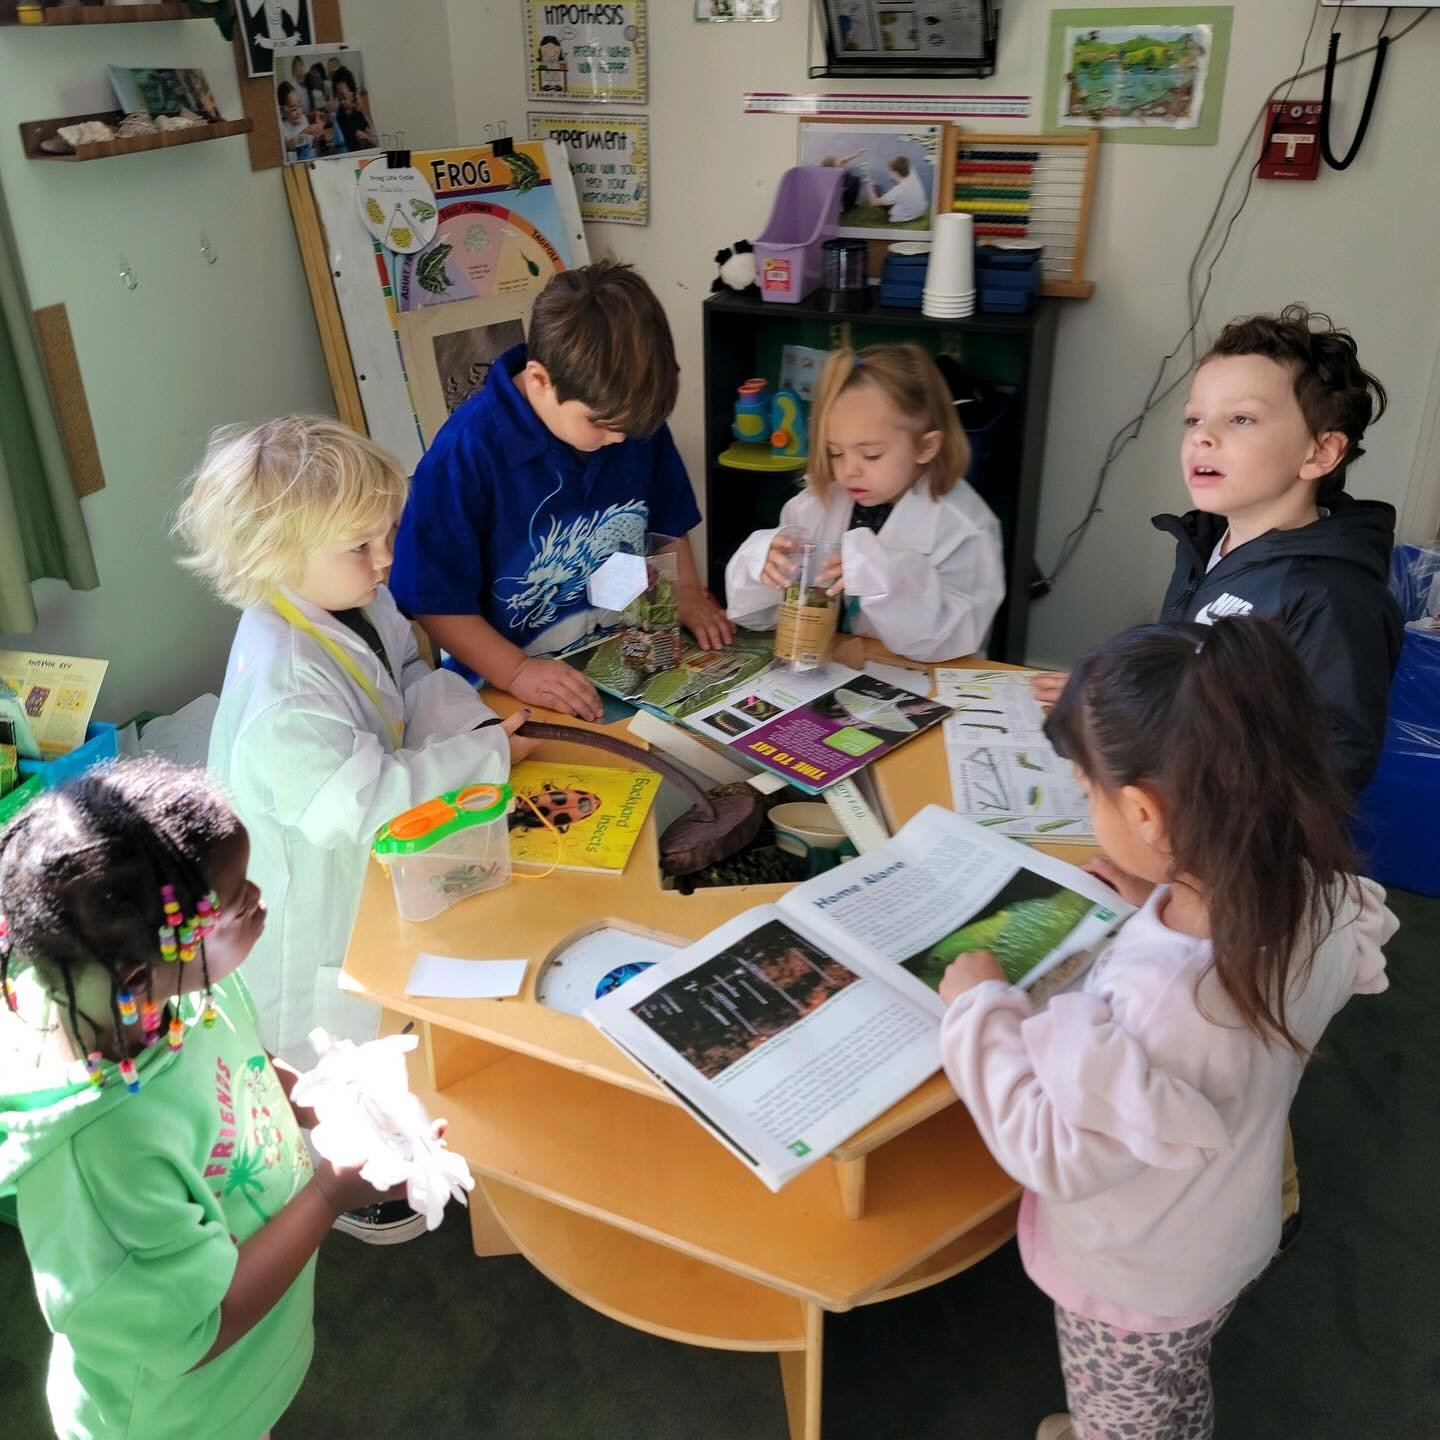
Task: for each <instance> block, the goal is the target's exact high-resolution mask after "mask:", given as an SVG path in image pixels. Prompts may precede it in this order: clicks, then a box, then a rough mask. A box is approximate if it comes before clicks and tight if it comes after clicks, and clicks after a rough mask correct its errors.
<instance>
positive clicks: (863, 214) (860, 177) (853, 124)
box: [799, 120, 945, 240]
mask: <svg viewBox="0 0 1440 1440" xmlns="http://www.w3.org/2000/svg"><path fill="white" fill-rule="evenodd" d="M944 147H945V126H944V125H915V124H912V123H909V122H907V121H904V120H877V121H865V120H802V121H801V122H800V160H799V163H800V164H801V165H827V166H832V165H833V166H837V167H840V168H842V169H844V171H845V183H844V185H843V187H842V188H841V192H840V197H841V198H840V228H839V229H838V230H837V231H836V232H835V233H836V234H837V235H841V236H846V235H848V236H853V237H855V238H856V239H859V240H928V239H929V238H930V225H931V217H932V216H933V215H934V214H935V213H936V211H937V210H938V209H941V208H943V207H941V206H940V205H939V203H938V187H939V183H940V171H941V158H942V151H943V150H944Z"/></svg>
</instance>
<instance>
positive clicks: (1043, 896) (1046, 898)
mask: <svg viewBox="0 0 1440 1440" xmlns="http://www.w3.org/2000/svg"><path fill="white" fill-rule="evenodd" d="M1095 908H1096V907H1095V902H1094V901H1093V900H1089V899H1087V898H1086V897H1085V896H1084V895H1077V894H1076V893H1075V891H1073V890H1067V889H1066V888H1065V887H1064V886H1063V885H1059V884H1057V883H1056V882H1055V881H1053V880H1049V879H1047V878H1046V877H1045V876H1043V875H1036V874H1035V873H1034V872H1032V871H1030V870H1018V871H1016V873H1015V874H1014V875H1013V876H1012V877H1011V879H1010V880H1009V881H1007V882H1006V884H1005V885H1004V886H1002V887H1001V889H1000V891H999V893H998V894H997V895H995V896H994V898H993V899H992V900H991V901H990V902H989V904H988V905H986V906H985V907H984V908H983V909H982V910H981V911H980V912H979V913H977V914H976V915H975V916H974V917H973V918H972V919H971V920H969V921H967V922H966V924H965V925H964V926H962V927H961V928H960V929H959V930H955V931H952V932H951V933H950V934H949V935H946V936H944V937H943V938H942V939H940V940H937V941H936V942H935V943H934V944H933V945H931V946H930V947H929V948H928V949H926V950H922V951H921V952H920V953H919V954H918V955H912V956H910V958H909V959H908V960H905V961H902V962H901V963H902V964H903V965H904V967H905V969H907V970H908V971H909V972H910V973H911V974H912V975H914V976H915V977H916V978H917V979H919V980H923V981H924V982H925V983H926V984H927V985H928V986H930V988H931V989H932V990H934V989H939V986H940V979H941V977H942V976H943V975H944V974H945V971H946V969H947V968H948V967H949V965H950V962H951V961H952V960H954V959H955V957H956V956H957V955H963V954H965V953H966V952H967V951H970V950H988V951H989V952H990V954H992V955H993V956H994V957H995V959H996V960H997V961H998V962H999V964H1000V968H1001V969H1002V970H1003V971H1004V972H1005V977H1006V979H1008V980H1009V981H1010V983H1011V984H1012V985H1018V984H1019V983H1020V982H1021V981H1022V980H1023V979H1024V978H1025V976H1027V975H1028V974H1029V973H1030V972H1031V971H1032V970H1034V969H1035V967H1036V966H1037V965H1039V964H1040V963H1041V962H1042V961H1044V960H1045V959H1047V958H1048V957H1049V956H1051V955H1053V954H1054V953H1055V952H1056V951H1057V950H1061V949H1063V947H1064V944H1065V940H1066V937H1067V936H1069V935H1070V933H1071V932H1072V931H1073V930H1074V929H1075V927H1076V926H1077V925H1079V923H1080V922H1081V921H1082V920H1083V919H1084V918H1085V917H1086V916H1087V915H1088V914H1089V913H1090V912H1091V911H1092V910H1094V909H1095Z"/></svg>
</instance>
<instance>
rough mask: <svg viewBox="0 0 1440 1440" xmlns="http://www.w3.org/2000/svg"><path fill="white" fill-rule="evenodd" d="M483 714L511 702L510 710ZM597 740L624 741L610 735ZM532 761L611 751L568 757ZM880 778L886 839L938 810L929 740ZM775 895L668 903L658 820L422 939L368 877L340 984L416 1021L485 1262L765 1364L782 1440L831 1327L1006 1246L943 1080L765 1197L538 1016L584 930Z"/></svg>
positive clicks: (681, 934) (988, 1162)
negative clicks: (449, 968)
mask: <svg viewBox="0 0 1440 1440" xmlns="http://www.w3.org/2000/svg"><path fill="white" fill-rule="evenodd" d="M868 648H870V649H871V650H872V651H873V653H875V654H877V655H881V654H883V652H880V651H878V649H876V648H875V647H873V645H872V646H869V647H868ZM957 663H961V664H969V663H973V664H975V665H980V664H982V663H985V664H986V665H987V668H995V667H994V665H993V662H980V661H975V662H963V661H962V662H957ZM487 698H488V697H487ZM495 708H496V709H498V710H502V711H503V710H507V709H509V708H512V705H511V703H509V701H508V697H505V696H501V697H498V699H497V700H496V702H495ZM537 718H552V717H549V716H544V715H542V716H537ZM553 718H564V717H553ZM568 723H572V724H573V723H577V722H573V721H571V722H568ZM593 728H601V727H593ZM608 728H610V729H611V730H612V731H613V732H614V733H616V734H619V735H621V736H622V737H623V738H627V739H629V738H632V737H631V736H630V735H629V733H628V731H627V730H626V727H625V725H624V723H623V722H621V723H619V724H616V725H613V726H611V727H608ZM540 754H541V755H542V756H546V757H553V758H554V759H555V760H556V761H557V762H563V761H567V760H577V761H588V762H589V763H598V762H602V761H603V758H604V757H601V756H597V755H596V754H595V753H594V752H591V751H583V752H582V751H581V750H580V749H579V748H578V747H574V746H565V745H546V746H544V747H543V748H542V750H541V752H540ZM873 777H874V781H875V788H876V792H877V794H878V797H879V799H880V802H881V806H882V809H883V811H884V818H885V820H886V822H887V824H888V825H889V827H890V828H891V829H892V831H893V830H894V829H896V828H898V827H899V826H900V825H902V824H903V823H904V822H905V821H906V820H908V819H909V818H910V817H911V816H912V815H914V814H915V813H916V812H917V811H918V810H919V809H920V808H921V807H922V806H924V805H926V804H929V803H931V802H933V801H935V800H940V801H941V802H942V803H943V802H945V801H946V800H947V799H948V796H949V780H948V772H947V769H946V763H945V747H944V739H943V736H942V734H941V732H940V730H939V729H938V728H937V729H934V730H931V731H930V732H928V733H927V734H925V735H923V736H920V737H918V738H917V739H915V740H913V741H911V742H910V743H908V744H907V745H904V746H902V747H901V748H900V749H899V750H898V751H896V752H895V753H894V754H892V755H890V756H887V757H886V758H885V759H883V760H881V761H879V762H878V764H877V765H876V766H874V767H873ZM1054 848H1055V853H1057V854H1062V855H1069V856H1070V857H1072V858H1073V857H1074V856H1075V855H1076V853H1077V849H1076V847H1074V846H1070V847H1066V846H1057V847H1054ZM784 889H785V887H783V886H745V887H736V888H733V889H709V890H699V891H696V892H695V893H694V894H693V895H690V896H685V895H682V894H680V893H679V892H678V891H675V890H669V889H665V888H664V887H663V886H662V883H661V877H660V872H659V864H658V850H657V836H656V833H655V827H654V824H653V822H652V823H649V824H647V826H646V828H645V831H644V833H643V834H642V836H641V838H640V840H639V842H638V843H637V845H636V847H635V851H634V853H633V854H632V855H631V858H630V863H629V865H628V866H627V868H626V870H625V873H624V874H623V875H622V876H620V877H615V876H607V875H584V874H575V873H562V874H558V875H554V876H550V877H546V878H544V879H536V880H525V879H519V878H517V879H516V880H514V881H512V883H511V884H510V885H508V886H506V887H505V888H504V889H501V890H498V891H492V892H490V893H488V894H483V895H478V896H475V897H473V898H472V899H470V900H467V901H464V902H462V903H461V904H459V905H456V906H454V907H452V908H451V909H450V910H447V911H446V912H445V913H444V914H443V915H441V916H439V917H437V918H436V919H434V920H432V921H429V922H427V923H425V924H423V925H410V924H406V923H405V922H404V921H402V920H401V919H400V918H399V915H398V914H397V912H396V909H395V904H394V900H393V897H392V894H391V889H390V883H389V880H388V879H387V877H386V874H385V872H384V871H383V870H382V869H381V868H380V867H379V866H378V865H372V866H371V868H370V873H369V875H368V877H367V879H366V885H365V892H364V897H363V899H362V901H361V906H360V913H359V917H358V919H357V921H356V925H355V930H354V933H353V935H352V937H351V941H350V949H349V953H348V955H347V958H346V964H345V971H344V979H343V982H342V983H344V984H345V986H346V988H347V989H350V990H352V991H354V992H355V993H357V994H361V995H364V996H367V997H368V998H370V999H372V1000H374V1001H376V1002H377V1003H378V1004H379V1005H381V1006H382V1007H383V1008H384V1010H385V1011H386V1012H387V1014H386V1023H385V1027H384V1028H386V1029H387V1030H393V1029H395V1028H397V1027H398V1026H400V1025H402V1024H404V1023H405V1019H409V1020H412V1021H414V1022H415V1025H416V1028H417V1029H418V1031H419V1033H420V1036H421V1042H422V1043H421V1047H420V1049H419V1051H418V1052H417V1056H418V1057H419V1067H417V1072H418V1073H417V1075H416V1077H415V1078H416V1081H417V1089H419V1090H420V1091H421V1093H422V1094H423V1096H424V1098H425V1100H426V1103H427V1104H428V1105H429V1106H430V1108H431V1112H432V1113H433V1114H435V1115H438V1116H445V1117H446V1118H447V1119H448V1120H449V1122H450V1129H449V1141H450V1144H451V1145H452V1147H453V1148H455V1149H456V1150H457V1151H459V1152H460V1153H461V1154H463V1155H464V1156H465V1158H466V1159H467V1160H468V1161H469V1163H470V1166H471V1168H472V1169H473V1170H474V1172H475V1174H476V1177H477V1181H478V1184H477V1187H476V1190H475V1192H474V1194H473V1195H472V1197H471V1204H470V1222H471V1230H472V1236H473V1240H474V1248H475V1253H476V1254H477V1255H501V1254H514V1253H516V1252H517V1251H518V1252H519V1253H520V1254H523V1255H524V1256H525V1257H526V1258H527V1259H528V1260H529V1261H530V1262H531V1263H532V1264H533V1265H534V1266H535V1267H536V1268H537V1269H538V1270H540V1271H541V1272H542V1273H543V1274H545V1275H546V1276H548V1277H549V1278H550V1279H551V1280H553V1281H554V1282H555V1284H557V1285H558V1286H560V1288H561V1289H563V1290H565V1291H566V1292H567V1293H569V1294H571V1295H573V1296H575V1297H576V1298H577V1299H579V1300H582V1301H584V1302H585V1303H586V1304H587V1305H589V1306H591V1307H592V1308H593V1309H596V1310H599V1311H600V1312H601V1313H603V1314H605V1315H609V1316H610V1317H612V1318H613V1319H616V1320H619V1321H622V1322H623V1323H625V1324H627V1325H633V1326H635V1327H637V1328H639V1329H642V1330H646V1331H649V1332H651V1333H652V1334H656V1335H663V1336H666V1337H667V1338H669V1339H673V1340H682V1341H685V1342H687V1343H688V1344H692V1345H707V1346H712V1347H715V1348H718V1349H724V1350H769V1351H774V1352H776V1353H777V1354H778V1355H779V1358H780V1372H781V1379H782V1382H783V1387H784V1394H785V1404H786V1410H787V1414H788V1418H789V1425H790V1434H791V1437H792V1440H819V1436H820V1393H821V1387H820V1376H821V1355H822V1348H823V1330H822V1316H823V1313H824V1312H825V1311H827V1310H830V1311H843V1310H848V1309H850V1308H852V1307H853V1306H856V1305H868V1304H874V1303H876V1302H878V1301H881V1300H888V1299H893V1298H894V1297H896V1296H899V1295H904V1294H907V1293H909V1292H911V1291H914V1290H919V1289H922V1288H924V1287H925V1286H927V1285H934V1284H936V1283H938V1282H939V1281H941V1280H944V1279H946V1278H947V1277H948V1276H950V1275H954V1274H955V1273H956V1272H958V1271H960V1270H963V1269H965V1268H966V1267H968V1266H970V1265H974V1264H975V1263H976V1262H977V1261H979V1260H981V1259H983V1258H984V1257H985V1256H987V1255H989V1254H990V1253H991V1252H992V1251H994V1250H995V1249H997V1248H998V1247H999V1246H1000V1245H1003V1244H1004V1243H1005V1241H1006V1240H1008V1239H1009V1238H1010V1237H1011V1235H1013V1234H1014V1231H1015V1214H1016V1209H1017V1207H1018V1201H1019V1189H1018V1187H1017V1186H1016V1185H1015V1183H1014V1182H1013V1181H1012V1180H1011V1179H1010V1178H1009V1177H1008V1176H1007V1175H1005V1174H1004V1172H1003V1171H1001V1170H1000V1168H999V1167H998V1166H997V1165H996V1164H995V1162H994V1161H993V1160H992V1159H991V1158H990V1155H989V1153H988V1151H987V1150H986V1149H985V1146H984V1144H983V1142H982V1141H981V1139H980V1137H979V1135H978V1134H977V1132H976V1130H975V1127H974V1125H973V1123H972V1122H971V1120H970V1117H969V1115H968V1114H967V1112H966V1111H965V1109H964V1107H963V1106H961V1105H960V1104H959V1103H958V1102H957V1100H956V1096H955V1093H954V1091H953V1090H952V1089H951V1088H950V1085H949V1083H948V1081H947V1080H946V1079H945V1077H944V1075H943V1074H939V1075H936V1076H935V1077H933V1078H932V1079H930V1080H929V1081H927V1082H926V1083H925V1084H923V1085H921V1086H919V1087H918V1088H917V1089H916V1090H914V1091H912V1092H911V1094H909V1095H908V1096H906V1097H905V1098H904V1099H903V1100H901V1101H900V1102H899V1103H897V1104H896V1105H894V1106H892V1107H891V1109H890V1110H888V1111H887V1112H886V1113H885V1114H883V1115H881V1116H880V1117H878V1118H877V1119H876V1120H874V1121H873V1122H871V1124H869V1125H867V1126H866V1127H865V1128H864V1129H863V1130H861V1131H860V1132H859V1133H858V1134H856V1135H853V1136H852V1137H851V1138H850V1139H849V1140H848V1141H847V1142H846V1143H845V1144H844V1145H842V1146H840V1147H839V1148H838V1149H837V1150H835V1151H834V1152H833V1153H832V1154H831V1155H830V1156H829V1157H827V1159H826V1160H824V1161H821V1162H820V1163H819V1164H817V1165H814V1166H812V1167H811V1168H810V1169H809V1170H807V1171H805V1172H804V1173H803V1174H802V1175H801V1176H799V1177H798V1178H797V1179H795V1180H794V1181H792V1182H791V1183H790V1184H789V1185H787V1186H786V1187H785V1188H784V1190H782V1191H781V1192H780V1193H779V1194H778V1195H772V1194H770V1193H769V1191H767V1190H766V1189H765V1187H764V1186H763V1185H762V1184H761V1183H760V1181H759V1180H758V1179H756V1178H755V1177H754V1176H753V1175H751V1174H750V1173H749V1172H748V1171H747V1170H746V1168H745V1167H744V1166H743V1165H741V1164H740V1163H739V1162H738V1161H736V1160H735V1159H734V1158H733V1157H732V1156H731V1155H730V1154H729V1153H728V1152H727V1151H726V1150H725V1149H724V1148H723V1147H722V1146H720V1145H719V1144H718V1143H717V1142H716V1141H714V1140H713V1139H712V1138H711V1137H710V1136H709V1135H708V1134H707V1133H706V1131H705V1130H703V1129H702V1128H701V1126H699V1125H698V1124H696V1122H695V1121H694V1120H693V1119H691V1118H690V1116H689V1115H688V1114H687V1113H686V1112H685V1111H684V1110H683V1109H682V1108H680V1106H679V1105H678V1104H676V1103H675V1102H674V1100H673V1099H672V1098H671V1097H670V1096H669V1095H668V1093H667V1092H665V1091H663V1090H661V1089H660V1088H659V1087H658V1086H657V1085H656V1084H655V1082H654V1081H653V1080H651V1079H650V1077H649V1076H648V1075H647V1074H645V1072H643V1071H642V1070H640V1069H639V1068H638V1067H637V1066H636V1065H634V1064H633V1063H632V1062H631V1061H630V1060H629V1059H628V1058H627V1057H626V1056H625V1055H624V1054H623V1053H622V1052H621V1051H620V1050H618V1049H617V1048H616V1047H615V1046H614V1045H612V1044H611V1043H610V1042H609V1041H608V1040H606V1039H605V1038H604V1037H603V1036H602V1035H601V1034H600V1033H599V1031H597V1030H596V1029H594V1027H592V1026H591V1025H590V1024H589V1023H588V1022H586V1021H585V1020H583V1019H581V1018H580V1017H579V1016H574V1015H567V1014H564V1013H561V1012H559V1011H556V1010H553V1009H549V1008H547V1007H545V1006H542V1005H540V1004H539V1003H538V1002H537V1001H536V999H535V983H536V979H537V977H538V975H539V973H540V971H541V969H542V968H543V966H544V963H545V961H546V960H547V959H548V958H549V957H550V956H551V955H552V954H554V953H555V952H556V951H557V950H558V949H560V948H562V946H564V945H566V944H568V943H569V942H571V941H573V940H574V939H575V938H576V937H577V936H578V935H579V934H582V933H584V932H585V931H586V930H589V929H593V928H596V927H598V926H601V925H611V926H616V927H618V928H622V929H630V930H634V931H636V932H637V933H641V934H649V935H655V936H658V937H660V938H662V939H667V940H675V941H681V942H686V941H691V940H695V939H698V938H700V937H701V936H703V935H704V934H706V933H707V932H708V931H710V930H712V929H714V928H715V927H716V926H717V925H719V924H721V923H722V922H724V921H726V920H728V919H730V918H732V917H733V916H735V915H736V914H738V913H739V912H741V911H742V910H745V909H748V908H750V907H751V906H754V905H760V904H764V903H766V902H767V901H771V900H774V899H776V898H777V897H778V896H779V895H781V894H783V893H784ZM422 950H424V951H432V952H435V953H439V954H448V955H462V956H466V957H470V958H486V957H490V958H497V959H500V958H504V959H513V958H517V957H521V956H524V957H525V958H526V959H528V961H529V962H530V965H529V970H528V973H527V975H526V981H525V988H524V991H523V992H522V994H521V995H520V996H518V997H516V998H515V999H513V1000H503V1001H494V1000H489V1001H487V1000H471V1001H454V1000H436V999H422V998H416V997H411V996H407V995H406V994H405V982H406V980H407V978H408V976H409V974H410V970H411V967H412V966H413V964H414V961H415V958H416V956H417V955H418V954H419V953H420V952H421V951H422ZM401 1017H405V1018H401ZM878 1419H879V1417H877V1422H878Z"/></svg>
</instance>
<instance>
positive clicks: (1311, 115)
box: [1259, 100, 1325, 180]
mask: <svg viewBox="0 0 1440 1440" xmlns="http://www.w3.org/2000/svg"><path fill="white" fill-rule="evenodd" d="M1324 108H1325V107H1324V105H1323V103H1322V102H1321V101H1319V100H1272V101H1271V102H1270V106H1269V109H1268V111H1267V113H1266V116H1265V144H1264V148H1263V149H1262V150H1261V151H1260V171H1259V174H1260V178H1261V179H1262V180H1313V179H1314V178H1315V177H1316V176H1317V175H1318V174H1319V173H1320V117H1321V114H1322V113H1323V111H1324Z"/></svg>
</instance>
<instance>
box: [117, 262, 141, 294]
mask: <svg viewBox="0 0 1440 1440" xmlns="http://www.w3.org/2000/svg"><path fill="white" fill-rule="evenodd" d="M120 283H121V284H122V285H124V287H125V288H126V289H127V290H134V289H136V288H138V286H139V284H140V282H139V281H138V280H137V279H136V278H135V272H134V271H133V270H132V269H131V268H130V262H129V261H128V260H126V259H125V258H124V257H123V256H122V257H121V259H120Z"/></svg>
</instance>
